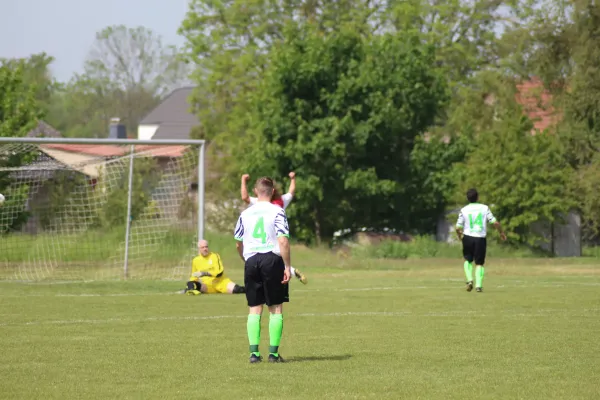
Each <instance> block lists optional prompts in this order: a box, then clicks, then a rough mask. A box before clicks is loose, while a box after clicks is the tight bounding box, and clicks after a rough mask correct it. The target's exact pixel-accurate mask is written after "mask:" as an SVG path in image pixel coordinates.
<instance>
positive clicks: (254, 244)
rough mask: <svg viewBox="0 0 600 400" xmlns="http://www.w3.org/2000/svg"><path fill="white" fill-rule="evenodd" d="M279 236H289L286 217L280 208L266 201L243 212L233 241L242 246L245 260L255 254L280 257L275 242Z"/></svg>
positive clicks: (276, 242) (277, 245) (277, 243)
mask: <svg viewBox="0 0 600 400" xmlns="http://www.w3.org/2000/svg"><path fill="white" fill-rule="evenodd" d="M280 236H285V237H289V236H290V228H289V226H288V221H287V216H286V215H285V211H284V210H283V209H282V208H281V207H279V206H276V205H275V204H271V203H269V202H268V201H259V202H258V203H256V204H255V205H253V206H250V207H248V208H247V209H246V210H244V212H242V214H241V215H240V218H239V219H238V222H237V224H236V226H235V231H234V237H235V240H238V241H240V242H243V244H244V259H245V260H247V259H249V258H250V257H252V256H253V255H255V254H257V253H268V252H273V253H275V254H277V255H281V252H280V250H279V242H278V241H277V238H278V237H280Z"/></svg>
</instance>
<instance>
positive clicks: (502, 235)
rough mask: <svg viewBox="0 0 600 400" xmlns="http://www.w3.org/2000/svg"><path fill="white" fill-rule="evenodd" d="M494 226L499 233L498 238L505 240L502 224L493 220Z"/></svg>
mask: <svg viewBox="0 0 600 400" xmlns="http://www.w3.org/2000/svg"><path fill="white" fill-rule="evenodd" d="M494 228H496V230H497V231H498V232H499V233H500V239H502V240H503V241H504V240H506V234H505V233H504V230H503V229H502V225H500V222H498V221H496V222H494Z"/></svg>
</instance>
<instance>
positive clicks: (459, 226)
mask: <svg viewBox="0 0 600 400" xmlns="http://www.w3.org/2000/svg"><path fill="white" fill-rule="evenodd" d="M467 200H469V204H468V205H466V206H465V207H463V208H462V209H461V210H460V213H459V214H458V221H457V222H456V234H457V235H458V239H459V240H462V245H463V257H464V258H465V263H464V268H465V275H466V277H467V292H470V291H471V290H473V264H472V263H473V261H475V265H476V267H475V287H476V290H477V291H478V292H482V291H483V273H484V268H483V264H484V263H485V254H486V248H487V241H486V235H487V223H488V222H489V223H490V224H492V225H493V226H494V228H496V229H497V230H498V232H500V238H501V239H502V240H506V235H505V234H504V231H503V230H502V226H501V225H500V222H498V221H497V220H496V218H495V217H494V215H493V214H492V212H491V211H490V208H489V207H488V206H486V205H485V204H480V203H478V202H477V201H478V200H479V195H478V194H477V190H475V189H469V190H468V191H467ZM465 223H466V224H465Z"/></svg>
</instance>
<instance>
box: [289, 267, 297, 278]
mask: <svg viewBox="0 0 600 400" xmlns="http://www.w3.org/2000/svg"><path fill="white" fill-rule="evenodd" d="M290 271H292V276H296V268H294V267H290Z"/></svg>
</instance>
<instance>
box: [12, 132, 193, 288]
mask: <svg viewBox="0 0 600 400" xmlns="http://www.w3.org/2000/svg"><path fill="white" fill-rule="evenodd" d="M131 149H132V145H130V144H123V145H121V144H110V145H108V144H81V143H79V142H78V143H77V144H71V143H64V142H63V143H50V142H48V143H46V142H44V143H43V144H41V143H21V142H20V143H0V194H2V195H4V198H5V201H4V203H3V204H2V206H0V280H9V279H10V280H22V281H40V280H108V279H121V278H124V277H127V278H138V279H184V278H185V277H186V276H187V274H188V273H189V263H190V259H191V256H192V255H194V254H195V252H196V243H197V240H198V234H199V233H200V234H201V232H199V231H200V230H201V229H202V224H199V219H200V218H203V215H202V214H203V213H202V212H201V210H202V208H201V207H200V208H199V207H198V203H199V201H198V199H199V198H200V202H201V201H202V200H203V196H202V189H203V187H202V186H203V182H198V164H199V163H198V155H199V151H201V144H198V145H163V144H160V145H134V146H133V152H132V151H131ZM130 171H132V173H131V174H130ZM199 189H200V190H199ZM199 210H200V213H199ZM128 216H129V218H128ZM128 224H129V228H128V226H127V225H128Z"/></svg>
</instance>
